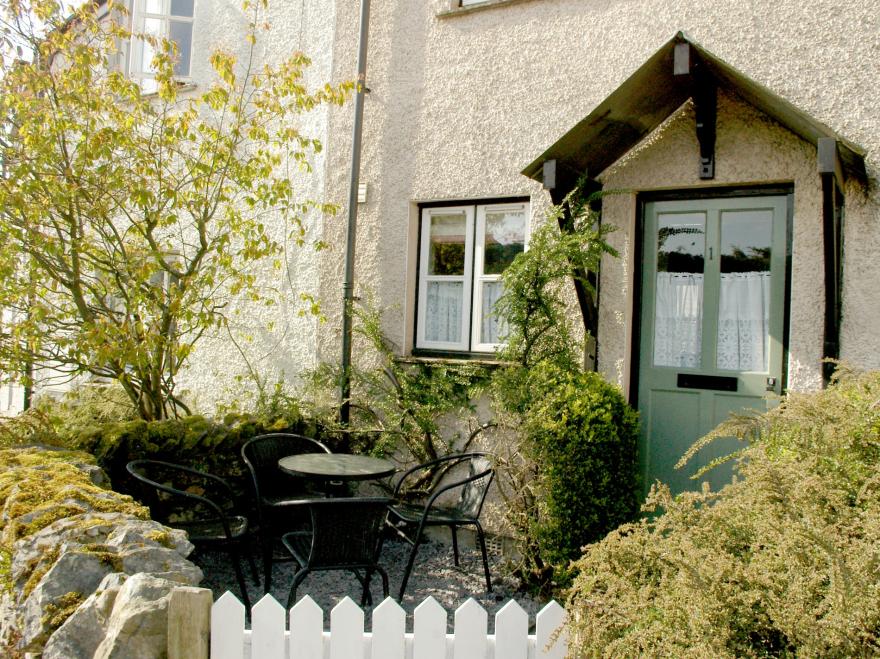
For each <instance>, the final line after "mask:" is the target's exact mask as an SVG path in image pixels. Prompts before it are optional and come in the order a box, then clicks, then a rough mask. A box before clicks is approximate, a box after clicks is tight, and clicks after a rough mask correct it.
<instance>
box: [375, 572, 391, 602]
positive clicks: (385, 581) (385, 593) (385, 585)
mask: <svg viewBox="0 0 880 659" xmlns="http://www.w3.org/2000/svg"><path fill="white" fill-rule="evenodd" d="M376 572H378V573H379V576H380V577H382V597H383V598H385V597H388V573H387V572H386V571H385V570H384V569H383V568H381V567H380V566H378V565H377V566H376Z"/></svg>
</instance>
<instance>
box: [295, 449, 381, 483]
mask: <svg viewBox="0 0 880 659" xmlns="http://www.w3.org/2000/svg"><path fill="white" fill-rule="evenodd" d="M278 468H279V469H281V471H283V472H285V473H288V474H292V475H293V476H300V477H302V478H309V479H314V480H323V481H330V482H339V481H342V482H348V481H366V480H374V479H379V478H385V477H386V476H390V475H391V474H393V473H394V472H395V471H397V467H395V466H394V464H393V463H391V462H389V461H388V460H382V459H381V458H371V457H369V456H366V455H349V454H348V453H301V454H300V455H288V456H287V457H285V458H281V459H280V460H279V461H278Z"/></svg>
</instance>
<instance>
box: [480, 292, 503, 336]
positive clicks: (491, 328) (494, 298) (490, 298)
mask: <svg viewBox="0 0 880 659" xmlns="http://www.w3.org/2000/svg"><path fill="white" fill-rule="evenodd" d="M482 286H483V296H482V306H483V308H482V310H481V312H482V313H481V316H480V317H481V318H482V323H481V326H480V343H501V340H502V338H503V337H504V336H505V335H506V334H507V323H505V322H502V321H501V320H499V318H498V316H496V315H495V313H494V310H495V303H496V302H498V298H500V297H501V296H502V295H503V294H504V284H503V283H501V282H500V281H485V282H483V283H482Z"/></svg>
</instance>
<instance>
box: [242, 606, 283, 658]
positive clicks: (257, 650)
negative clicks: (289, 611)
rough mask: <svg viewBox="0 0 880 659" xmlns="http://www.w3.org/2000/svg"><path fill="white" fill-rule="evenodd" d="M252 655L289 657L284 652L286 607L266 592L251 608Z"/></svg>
mask: <svg viewBox="0 0 880 659" xmlns="http://www.w3.org/2000/svg"><path fill="white" fill-rule="evenodd" d="M251 618H252V624H251V657H254V658H255V659H256V658H257V657H258V658H259V659H287V658H286V656H285V652H284V618H285V612H284V607H283V606H281V604H279V603H278V600H276V599H275V598H274V597H272V595H269V594H266V595H263V597H262V598H261V599H260V601H259V602H257V603H256V604H255V605H254V607H253V609H252V610H251Z"/></svg>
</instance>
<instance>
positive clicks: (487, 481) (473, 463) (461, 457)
mask: <svg viewBox="0 0 880 659" xmlns="http://www.w3.org/2000/svg"><path fill="white" fill-rule="evenodd" d="M459 465H467V468H468V475H467V476H466V477H464V478H459V479H456V480H453V481H450V482H447V483H445V484H443V485H441V486H440V487H438V488H436V489H435V490H434V492H433V493H432V494H431V495H430V497H428V499H427V501H425V502H424V503H421V504H413V503H406V502H401V503H396V504H394V505H392V506H391V507H390V509H389V515H388V522H389V524H391V526H392V527H393V528H394V529H395V530H396V531H397V533H398V534H399V535H400V536H401V537H403V538H404V539H405V540H406V541H407V542H409V543H410V544H412V550H411V551H410V554H409V560H408V562H407V565H406V569H405V570H404V573H403V581H402V582H401V584H400V594H399V595H398V600H402V599H403V594H404V592H405V591H406V585H407V583H408V581H409V576H410V574H411V573H412V569H413V564H414V563H415V560H416V554H417V553H418V550H419V545H420V544H421V543H422V540H423V538H424V531H425V529H426V528H427V527H429V526H446V527H448V528H449V530H450V532H451V533H452V552H453V556H454V560H455V564H456V565H458V532H457V531H458V527H460V526H473V527H474V530H475V531H476V533H477V540H478V541H479V543H480V550H481V552H482V555H483V569H484V571H485V576H486V590H488V591H489V592H491V591H492V579H491V577H490V576H489V560H488V556H487V554H486V538H485V535H484V533H483V527H482V525H481V524H480V519H479V518H480V512H481V511H482V509H483V502H484V501H485V500H486V493H487V492H488V491H489V486H490V485H491V484H492V479H493V478H494V476H495V472H494V470H493V469H492V464H491V462H490V461H489V456H488V455H487V454H486V453H458V454H455V455H449V456H446V457H443V458H439V459H437V460H431V461H430V462H425V463H423V464H420V465H417V466H415V467H413V468H411V469H409V470H408V471H405V472H404V473H403V475H402V476H401V477H400V480H399V481H397V485H396V486H395V488H394V497H395V498H396V499H399V498H400V496H401V494H402V492H403V491H404V488H405V486H406V485H407V483H409V482H412V481H418V480H420V477H421V475H422V474H425V473H426V472H427V473H435V472H437V471H440V472H441V473H449V471H450V470H452V469H454V468H455V467H457V466H459ZM456 492H457V493H458V499H457V500H456V501H454V503H452V504H445V503H443V502H444V501H447V500H449V499H450V498H452V499H454V498H455V493H456ZM413 528H414V529H415V531H414V532H412V529H413Z"/></svg>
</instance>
